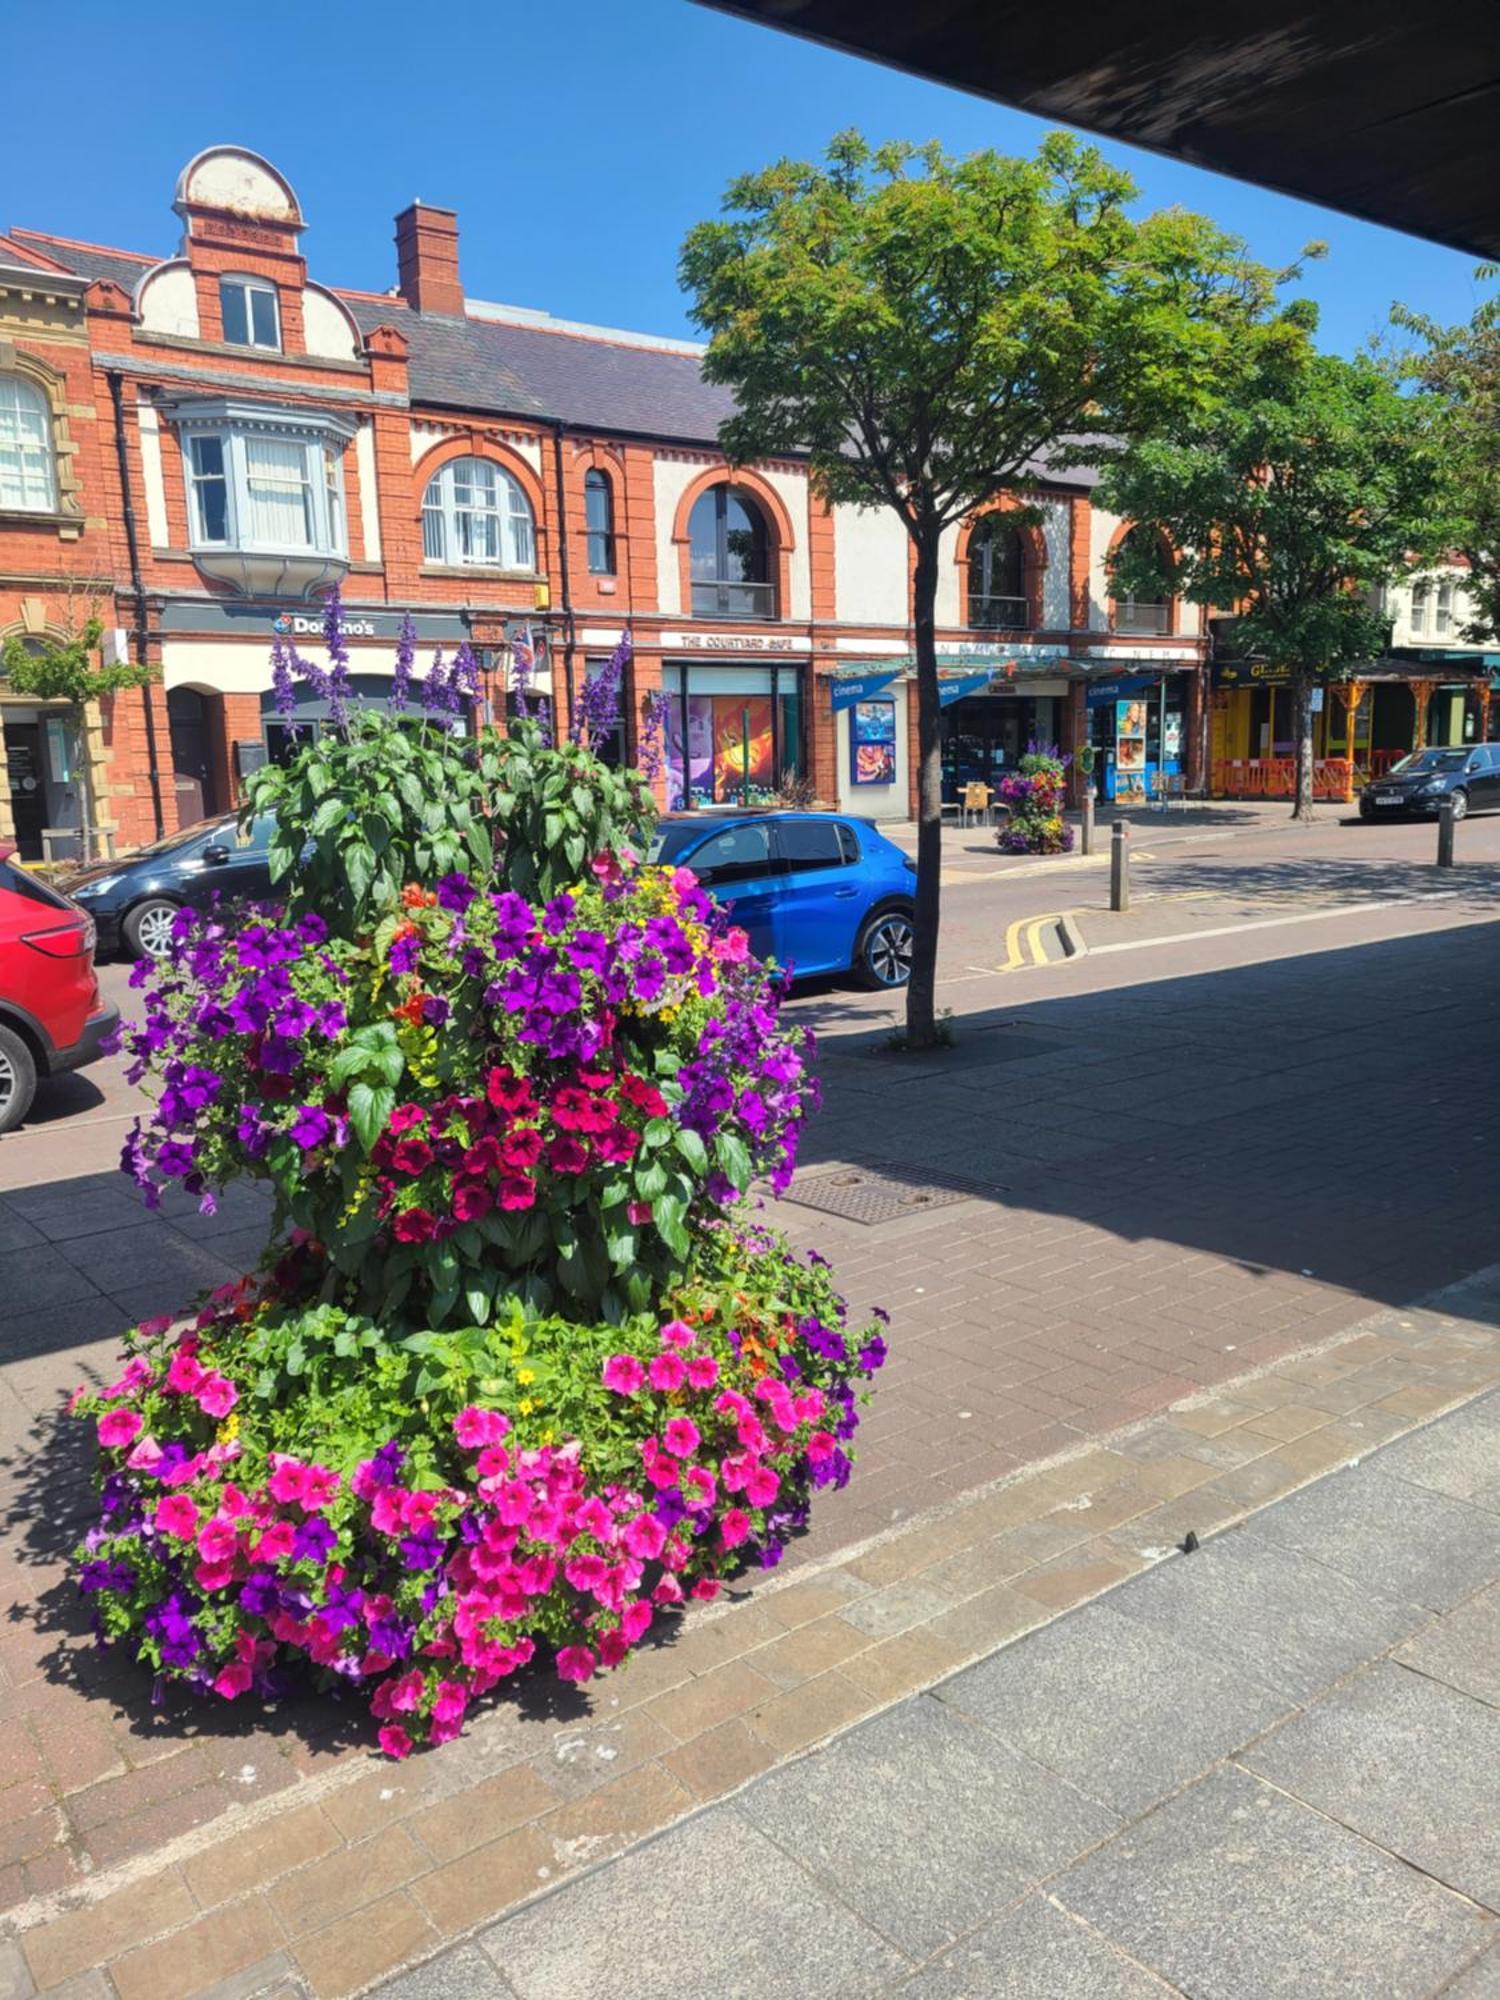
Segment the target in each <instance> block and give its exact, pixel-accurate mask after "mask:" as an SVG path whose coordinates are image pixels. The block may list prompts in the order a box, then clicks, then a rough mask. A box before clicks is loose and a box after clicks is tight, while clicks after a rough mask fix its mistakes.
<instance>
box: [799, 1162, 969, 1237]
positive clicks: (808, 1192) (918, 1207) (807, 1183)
mask: <svg viewBox="0 0 1500 2000" xmlns="http://www.w3.org/2000/svg"><path fill="white" fill-rule="evenodd" d="M1004 1192H1005V1189H1004V1188H1003V1186H1002V1185H1001V1184H1000V1183H998V1182H996V1181H982V1180H976V1179H974V1178H973V1177H972V1176H971V1175H967V1174H952V1173H947V1172H938V1173H929V1174H927V1175H926V1177H925V1178H923V1179H921V1180H916V1179H913V1177H912V1176H911V1175H910V1174H909V1173H906V1172H904V1171H903V1170H902V1169H901V1168H900V1167H896V1166H883V1165H874V1164H872V1165H868V1166H844V1167H834V1168H831V1169H830V1170H829V1171H828V1172H826V1173H817V1174H809V1175H805V1176H804V1175H802V1174H799V1175H798V1176H797V1178H796V1179H795V1180H794V1181H793V1182H792V1185H791V1187H790V1188H789V1190H788V1191H787V1193H786V1194H785V1195H783V1197H782V1199H783V1200H784V1201H791V1202H797V1203H799V1204H800V1205H801V1206H802V1207H803V1208H816V1209H820V1210H821V1211H822V1212H823V1214H825V1215H840V1216H842V1217H843V1218H844V1219H845V1221H847V1222H866V1223H875V1222H895V1221H897V1220H898V1219H899V1218H900V1217H901V1216H903V1215H919V1214H921V1212H922V1211H923V1209H928V1208H948V1207H950V1206H951V1205H952V1204H953V1203H954V1202H957V1201H972V1200H973V1199H974V1198H975V1196H976V1195H993V1194H1003V1193H1004Z"/></svg>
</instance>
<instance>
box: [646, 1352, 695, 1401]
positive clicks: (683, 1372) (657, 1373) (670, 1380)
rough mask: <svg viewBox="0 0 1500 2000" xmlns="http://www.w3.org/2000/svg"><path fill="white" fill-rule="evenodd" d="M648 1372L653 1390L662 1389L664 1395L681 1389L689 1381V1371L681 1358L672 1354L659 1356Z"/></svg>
mask: <svg viewBox="0 0 1500 2000" xmlns="http://www.w3.org/2000/svg"><path fill="white" fill-rule="evenodd" d="M648 1372H649V1374H650V1377H651V1386H652V1388H653V1389H660V1390H661V1391H663V1393H669V1392H670V1391H671V1390H673V1389H680V1388H681V1387H682V1385H683V1383H684V1382H685V1381H686V1380H687V1369H686V1368H685V1367H684V1366H683V1365H682V1358H681V1356H680V1355H676V1354H672V1353H670V1352H669V1353H666V1354H658V1355H657V1356H656V1357H655V1359H654V1360H653V1361H652V1363H651V1367H650V1369H649V1371H648Z"/></svg>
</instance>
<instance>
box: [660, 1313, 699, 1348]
mask: <svg viewBox="0 0 1500 2000" xmlns="http://www.w3.org/2000/svg"><path fill="white" fill-rule="evenodd" d="M696 1339H697V1335H696V1334H695V1333H694V1332H693V1329H692V1328H691V1327H690V1326H689V1325H688V1324H687V1322H686V1320H680V1319H669V1320H668V1321H667V1323H666V1325H665V1326H664V1327H663V1328H662V1330H661V1344H662V1346H663V1347H691V1346H692V1344H693V1342H694V1341H695V1340H696Z"/></svg>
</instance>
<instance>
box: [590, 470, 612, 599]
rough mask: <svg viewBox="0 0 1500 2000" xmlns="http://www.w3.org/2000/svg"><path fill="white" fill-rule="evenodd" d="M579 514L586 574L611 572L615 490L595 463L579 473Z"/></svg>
mask: <svg viewBox="0 0 1500 2000" xmlns="http://www.w3.org/2000/svg"><path fill="white" fill-rule="evenodd" d="M583 516H584V527H585V529H586V531H587V535H588V546H589V575H590V576H613V575H614V573H615V489H614V486H613V485H612V483H611V481H610V477H609V474H608V473H607V472H601V471H600V470H599V468H598V467H597V466H594V467H592V468H591V469H590V470H589V471H588V472H586V473H585V474H584V475H583Z"/></svg>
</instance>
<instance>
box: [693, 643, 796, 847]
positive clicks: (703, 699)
mask: <svg viewBox="0 0 1500 2000" xmlns="http://www.w3.org/2000/svg"><path fill="white" fill-rule="evenodd" d="M807 677H808V668H807V665H806V664H805V663H804V662H800V661H790V660H777V661H776V662H775V663H774V664H773V665H766V666H760V665H751V664H749V663H748V662H742V661H734V662H733V663H730V662H724V661H719V660H680V661H679V660H668V661H666V662H665V663H664V665H663V667H662V677H661V680H662V697H663V706H664V712H665V715H664V731H663V736H664V756H665V764H666V779H667V806H668V809H669V810H670V811H673V812H685V811H686V812H691V811H695V810H702V809H703V808H705V807H710V806H762V807H764V806H774V805H775V804H776V803H777V800H778V799H779V798H781V797H783V796H784V795H787V794H789V793H793V792H795V790H796V789H797V788H798V787H799V786H800V785H801V782H802V779H803V775H804V773H805V772H806V770H807V746H806V686H807Z"/></svg>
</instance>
